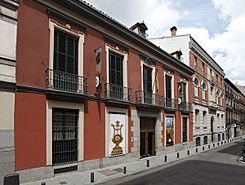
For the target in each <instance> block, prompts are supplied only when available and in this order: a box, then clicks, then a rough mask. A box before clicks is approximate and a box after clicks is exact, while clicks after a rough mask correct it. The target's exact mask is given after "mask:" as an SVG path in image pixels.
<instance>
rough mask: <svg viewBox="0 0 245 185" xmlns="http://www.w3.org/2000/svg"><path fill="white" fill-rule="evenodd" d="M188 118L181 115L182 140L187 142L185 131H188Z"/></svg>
mask: <svg viewBox="0 0 245 185" xmlns="http://www.w3.org/2000/svg"><path fill="white" fill-rule="evenodd" d="M187 124H188V118H187V117H183V118H182V141H183V143H184V142H187V141H188V138H187V133H188V125H187Z"/></svg>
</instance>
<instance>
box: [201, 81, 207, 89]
mask: <svg viewBox="0 0 245 185" xmlns="http://www.w3.org/2000/svg"><path fill="white" fill-rule="evenodd" d="M202 89H203V90H204V91H206V90H207V85H206V83H205V82H203V83H202Z"/></svg>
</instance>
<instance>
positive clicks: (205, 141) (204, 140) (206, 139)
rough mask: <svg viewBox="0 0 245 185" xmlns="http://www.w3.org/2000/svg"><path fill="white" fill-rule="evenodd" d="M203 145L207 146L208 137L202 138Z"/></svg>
mask: <svg viewBox="0 0 245 185" xmlns="http://www.w3.org/2000/svg"><path fill="white" fill-rule="evenodd" d="M203 144H204V145H206V144H208V136H204V138H203Z"/></svg>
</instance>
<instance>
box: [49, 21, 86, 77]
mask: <svg viewBox="0 0 245 185" xmlns="http://www.w3.org/2000/svg"><path fill="white" fill-rule="evenodd" d="M55 28H56V29H58V30H61V31H64V32H66V33H69V34H71V35H73V36H74V37H77V38H78V75H79V76H82V75H83V58H84V57H83V55H84V33H83V32H80V31H79V32H78V31H75V30H72V29H71V28H70V26H69V25H67V26H63V25H61V24H59V23H57V22H55V21H54V20H52V19H49V31H50V40H49V42H50V49H49V66H48V67H49V69H53V63H54V62H53V58H54V57H53V56H54V29H55Z"/></svg>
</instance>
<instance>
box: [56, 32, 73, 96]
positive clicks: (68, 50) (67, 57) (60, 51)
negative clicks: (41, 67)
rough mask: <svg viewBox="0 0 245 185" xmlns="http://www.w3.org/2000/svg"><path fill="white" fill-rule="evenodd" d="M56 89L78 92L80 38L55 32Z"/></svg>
mask: <svg viewBox="0 0 245 185" xmlns="http://www.w3.org/2000/svg"><path fill="white" fill-rule="evenodd" d="M53 70H54V72H53V83H54V88H55V89H58V90H65V91H75V92H76V91H77V88H78V76H77V74H78V38H76V37H73V36H71V35H69V34H67V33H65V32H63V31H59V30H57V29H55V30H54V56H53Z"/></svg>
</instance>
